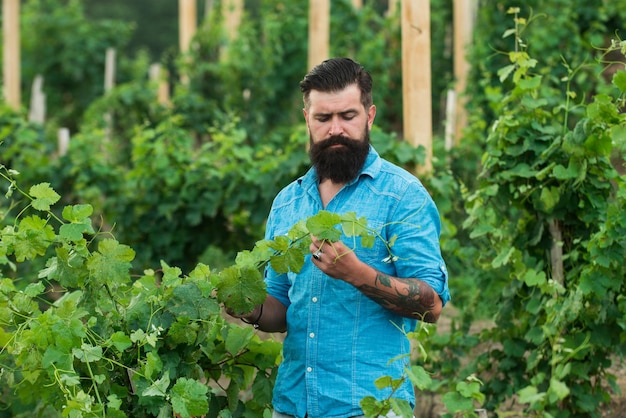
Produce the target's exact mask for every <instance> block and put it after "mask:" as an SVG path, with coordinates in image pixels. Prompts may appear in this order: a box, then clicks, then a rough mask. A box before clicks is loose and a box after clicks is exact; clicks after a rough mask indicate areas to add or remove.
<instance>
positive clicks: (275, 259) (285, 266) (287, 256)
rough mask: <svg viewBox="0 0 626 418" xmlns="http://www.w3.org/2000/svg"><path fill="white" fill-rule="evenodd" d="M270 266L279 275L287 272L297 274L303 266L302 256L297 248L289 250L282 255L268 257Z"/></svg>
mask: <svg viewBox="0 0 626 418" xmlns="http://www.w3.org/2000/svg"><path fill="white" fill-rule="evenodd" d="M270 265H271V266H272V268H273V269H274V270H275V271H276V272H277V273H279V274H281V273H287V272H289V271H292V272H295V273H298V272H299V271H300V269H301V268H302V266H303V265H304V254H303V252H302V251H301V250H299V249H297V248H289V249H287V250H285V252H284V253H283V254H277V255H273V256H272V257H270Z"/></svg>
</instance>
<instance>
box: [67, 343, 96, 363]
mask: <svg viewBox="0 0 626 418" xmlns="http://www.w3.org/2000/svg"><path fill="white" fill-rule="evenodd" d="M72 354H73V355H74V357H76V358H77V359H78V360H80V361H81V362H83V363H93V362H94V361H98V360H100V359H102V347H100V346H93V345H91V344H87V343H83V344H81V346H80V348H74V349H73V350H72Z"/></svg>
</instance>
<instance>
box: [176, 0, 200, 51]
mask: <svg viewBox="0 0 626 418" xmlns="http://www.w3.org/2000/svg"><path fill="white" fill-rule="evenodd" d="M178 24H179V27H178V34H179V47H180V52H181V53H182V54H184V53H186V52H187V51H188V50H189V45H190V44H191V39H193V36H194V35H195V34H196V28H197V8H196V0H179V1H178Z"/></svg>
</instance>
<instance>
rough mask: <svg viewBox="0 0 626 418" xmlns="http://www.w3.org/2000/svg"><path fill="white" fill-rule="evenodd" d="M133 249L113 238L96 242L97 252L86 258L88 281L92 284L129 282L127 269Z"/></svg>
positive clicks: (133, 253) (133, 254)
mask: <svg viewBox="0 0 626 418" xmlns="http://www.w3.org/2000/svg"><path fill="white" fill-rule="evenodd" d="M134 258H135V251H134V250H133V249H132V248H130V247H129V246H127V245H122V244H120V243H119V242H117V241H116V240H114V239H105V240H103V241H101V242H100V243H99V244H98V252H97V253H94V254H92V255H91V257H90V258H89V259H88V260H87V268H88V269H89V273H90V279H89V280H90V282H92V283H93V284H101V285H105V284H109V285H110V284H126V283H128V282H130V274H129V270H130V268H131V267H132V265H131V263H130V262H131V261H132V260H133V259H134Z"/></svg>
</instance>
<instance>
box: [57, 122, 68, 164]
mask: <svg viewBox="0 0 626 418" xmlns="http://www.w3.org/2000/svg"><path fill="white" fill-rule="evenodd" d="M57 141H58V148H59V157H63V156H64V155H66V154H67V151H68V150H69V148H70V130H69V129H67V128H59V130H58V132H57Z"/></svg>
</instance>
